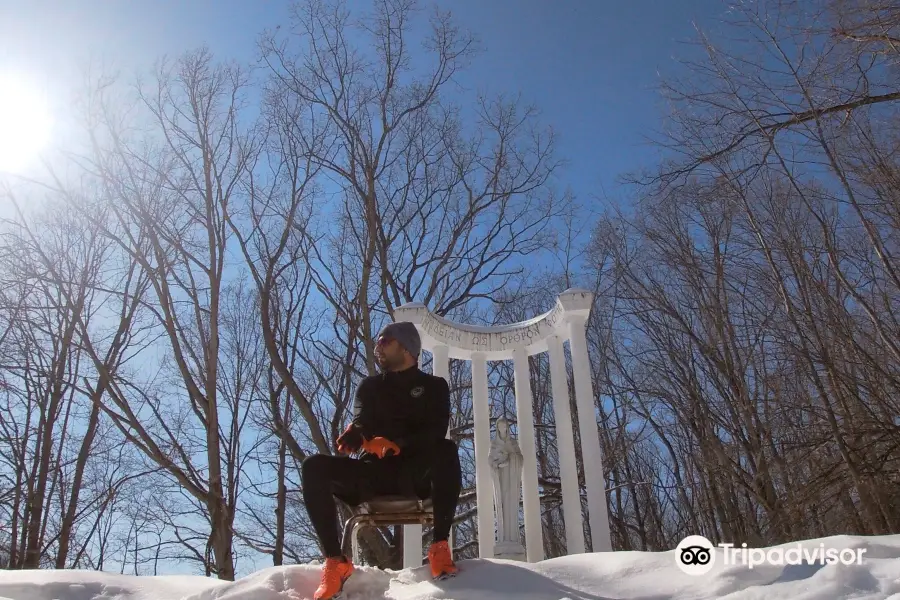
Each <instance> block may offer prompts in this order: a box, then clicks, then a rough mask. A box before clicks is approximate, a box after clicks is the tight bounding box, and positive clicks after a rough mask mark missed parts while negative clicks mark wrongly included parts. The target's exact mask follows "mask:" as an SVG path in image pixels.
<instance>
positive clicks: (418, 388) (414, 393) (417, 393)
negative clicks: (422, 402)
mask: <svg viewBox="0 0 900 600" xmlns="http://www.w3.org/2000/svg"><path fill="white" fill-rule="evenodd" d="M424 393H425V388H423V387H422V386H421V385H419V386H416V387H414V388H413V389H411V390H410V391H409V395H410V396H412V397H413V398H418V397H420V396H421V395H422V394H424Z"/></svg>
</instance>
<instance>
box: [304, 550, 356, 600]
mask: <svg viewBox="0 0 900 600" xmlns="http://www.w3.org/2000/svg"><path fill="white" fill-rule="evenodd" d="M352 574H353V563H351V562H350V561H349V560H347V558H346V557H345V556H342V557H339V558H327V559H325V566H324V567H323V568H322V583H320V584H319V587H318V588H317V589H316V593H315V595H314V596H313V598H314V599H315V600H335V598H339V597H340V595H341V591H342V590H343V589H344V582H345V581H347V579H349V578H350V575H352Z"/></svg>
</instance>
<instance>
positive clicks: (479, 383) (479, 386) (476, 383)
mask: <svg viewBox="0 0 900 600" xmlns="http://www.w3.org/2000/svg"><path fill="white" fill-rule="evenodd" d="M472 405H473V406H472V413H473V415H474V418H475V500H476V502H477V503H478V557H479V558H492V557H493V555H494V542H495V541H496V540H495V537H494V494H493V482H492V481H491V465H490V462H489V461H488V456H489V454H490V452H491V408H490V405H489V404H488V380H487V360H486V359H485V356H484V354H481V353H476V354H473V355H472Z"/></svg>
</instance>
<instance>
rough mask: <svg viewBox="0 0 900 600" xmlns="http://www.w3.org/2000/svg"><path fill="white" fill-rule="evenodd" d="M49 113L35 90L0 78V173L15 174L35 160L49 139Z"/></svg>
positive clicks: (4, 77)
mask: <svg viewBox="0 0 900 600" xmlns="http://www.w3.org/2000/svg"><path fill="white" fill-rule="evenodd" d="M50 125H51V121H50V111H49V110H48V106H47V102H46V101H45V100H44V98H43V97H42V96H41V94H39V93H38V92H37V90H36V89H34V88H32V87H30V86H28V85H27V84H26V83H25V82H23V81H21V80H19V79H16V78H15V77H9V76H5V75H3V74H0V173H3V172H6V173H15V172H18V171H21V170H22V169H24V168H25V167H26V166H27V165H28V164H29V163H30V162H31V161H32V160H34V159H35V158H36V157H37V154H38V152H40V151H41V149H42V148H43V147H44V145H45V144H46V143H47V142H48V140H49V137H50Z"/></svg>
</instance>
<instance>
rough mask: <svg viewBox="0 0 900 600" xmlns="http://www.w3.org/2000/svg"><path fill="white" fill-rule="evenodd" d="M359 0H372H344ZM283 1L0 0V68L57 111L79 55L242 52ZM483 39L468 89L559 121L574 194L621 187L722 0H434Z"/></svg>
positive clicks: (128, 57)
mask: <svg viewBox="0 0 900 600" xmlns="http://www.w3.org/2000/svg"><path fill="white" fill-rule="evenodd" d="M351 1H352V2H358V3H359V4H360V5H362V6H365V5H367V4H368V0H351ZM288 4H289V2H288V0H257V1H256V2H250V1H249V0H245V1H243V2H242V1H239V0H154V1H138V0H0V72H2V71H4V70H13V71H14V72H16V73H19V74H24V76H26V77H27V78H28V79H31V80H32V81H34V82H36V83H37V84H38V85H39V86H41V87H43V88H44V89H47V90H49V91H50V92H51V94H52V95H53V96H54V97H55V98H56V99H57V100H58V102H57V103H56V110H58V111H65V110H66V101H65V100H63V98H65V97H66V95H67V93H66V92H67V91H68V90H69V89H71V87H72V86H76V85H77V84H78V83H79V81H78V76H79V74H78V71H79V68H80V66H81V65H82V64H84V61H85V59H86V58H87V57H88V56H94V57H103V58H104V59H112V60H114V61H115V62H116V64H118V65H119V66H120V67H121V68H122V69H123V70H124V71H126V72H127V71H130V70H132V69H133V68H137V67H139V66H146V65H148V64H149V63H150V62H152V60H153V59H154V58H156V57H158V56H160V55H161V54H163V53H168V54H172V55H175V54H178V53H179V52H181V51H183V50H186V49H189V48H192V47H195V46H197V45H200V44H204V43H205V44H208V45H209V46H210V47H211V48H212V49H213V50H214V51H215V52H216V53H217V54H219V55H222V56H230V57H234V58H237V59H248V58H250V57H251V56H252V53H253V52H254V44H255V38H256V36H257V35H258V33H259V32H260V31H261V30H262V29H263V28H265V27H267V26H272V25H276V24H278V23H284V22H286V15H287V12H288V10H287V7H288ZM439 4H441V5H442V6H443V7H450V8H451V9H452V10H453V13H454V16H455V17H456V18H457V19H458V22H459V23H460V24H461V25H462V26H463V27H466V28H468V29H471V30H473V31H474V32H475V33H476V34H477V35H478V36H479V38H480V39H481V45H482V47H483V48H484V52H483V53H482V54H481V55H480V57H479V58H478V60H477V61H476V63H475V64H474V65H473V66H472V68H471V69H470V70H469V71H467V72H466V74H465V76H464V78H463V82H464V84H465V85H466V86H469V87H471V88H472V89H474V88H476V87H483V86H490V89H491V90H492V91H505V92H509V93H517V92H521V93H522V94H523V98H524V99H526V100H529V101H533V102H535V103H536V104H537V105H538V106H539V107H540V108H541V109H542V111H543V118H544V119H545V120H546V122H548V123H550V124H552V125H553V126H554V128H555V129H556V130H557V132H558V134H559V143H560V146H559V150H560V152H561V154H562V156H563V157H565V158H567V159H568V160H570V161H571V164H570V165H569V166H568V167H567V170H566V172H565V179H564V182H565V184H568V185H570V186H571V187H572V189H573V190H574V191H575V192H576V193H577V194H578V196H579V197H580V198H581V199H582V200H583V201H588V200H589V199H590V198H591V197H592V196H606V197H609V198H611V199H615V198H619V197H620V190H619V188H617V186H616V178H617V177H618V176H619V175H620V174H622V173H623V172H625V171H629V170H632V169H636V168H639V167H641V166H647V165H652V164H653V162H654V152H653V151H652V150H651V149H650V148H649V147H647V146H646V145H645V144H644V142H643V140H642V136H644V135H647V134H650V133H651V132H652V131H653V130H654V129H655V128H657V127H659V125H660V123H661V118H662V112H661V110H660V106H659V101H658V98H657V96H656V92H655V90H654V87H655V86H656V84H657V77H658V75H657V73H658V71H663V72H669V71H671V69H673V68H674V67H675V65H674V63H673V60H672V57H673V56H674V55H684V54H685V53H687V52H689V51H690V50H691V49H690V48H688V47H686V46H685V44H683V43H682V42H684V41H685V40H687V39H688V38H690V37H691V36H692V35H693V33H694V32H693V24H692V22H693V21H698V22H699V23H701V24H702V25H704V26H706V25H710V24H712V23H713V21H714V19H715V17H716V16H717V15H719V14H720V13H722V12H723V11H724V9H725V5H724V4H723V3H722V2H721V0H677V1H664V0H627V1H617V2H613V1H608V0H607V1H603V0H555V1H550V0H488V1H485V0H439Z"/></svg>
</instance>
